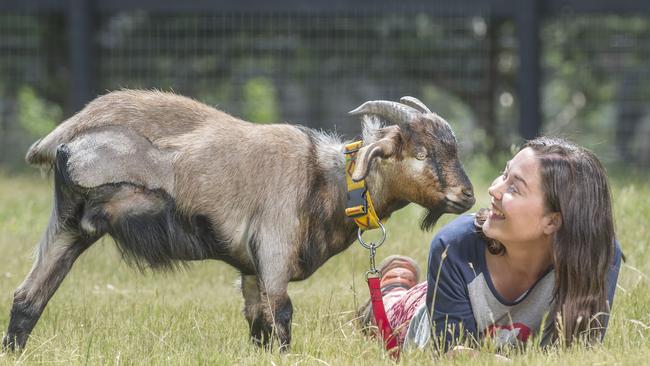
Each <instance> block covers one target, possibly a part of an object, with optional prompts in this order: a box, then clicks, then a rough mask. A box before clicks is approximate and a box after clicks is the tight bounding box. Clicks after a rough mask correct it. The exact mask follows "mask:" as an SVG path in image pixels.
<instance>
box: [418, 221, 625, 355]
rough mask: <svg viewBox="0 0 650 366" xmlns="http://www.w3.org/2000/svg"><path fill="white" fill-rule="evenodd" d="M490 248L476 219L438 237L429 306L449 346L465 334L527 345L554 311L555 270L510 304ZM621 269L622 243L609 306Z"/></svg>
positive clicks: (433, 253) (609, 279) (431, 268)
mask: <svg viewBox="0 0 650 366" xmlns="http://www.w3.org/2000/svg"><path fill="white" fill-rule="evenodd" d="M486 245H487V243H486V242H485V240H483V239H482V238H481V237H480V236H479V234H478V232H477V229H476V227H475V226H474V215H463V216H460V217H458V218H457V219H455V220H454V221H452V222H451V223H449V224H448V225H446V226H445V227H444V228H442V229H441V230H440V231H439V232H438V234H437V235H436V236H435V237H434V238H433V241H432V243H431V250H430V252H429V266H428V275H427V282H428V290H427V299H426V304H427V308H428V311H429V314H432V317H433V318H432V321H433V325H434V327H435V328H434V329H433V332H434V333H433V335H434V336H435V337H441V336H442V337H443V339H444V342H445V345H449V344H450V343H451V342H454V341H456V340H458V338H459V337H460V336H461V335H462V336H469V337H473V338H474V339H479V338H481V337H483V336H486V335H489V336H491V337H494V338H495V339H496V341H497V344H498V345H504V344H513V343H516V342H518V341H522V342H525V341H526V340H527V339H528V337H530V336H532V335H533V334H538V332H539V331H540V327H541V326H542V322H543V320H544V319H545V317H546V316H547V315H548V312H549V311H550V309H551V308H552V301H553V288H554V285H555V278H554V271H553V269H552V268H549V270H547V271H546V273H544V274H543V275H542V276H541V277H540V278H539V279H538V280H537V282H535V284H534V285H533V286H532V287H531V288H530V289H529V290H528V291H526V292H525V293H524V294H523V295H522V296H521V297H519V298H518V299H516V300H515V301H514V302H508V301H506V300H505V299H503V298H502V297H501V296H499V294H498V292H497V291H496V290H495V288H494V285H493V283H492V280H491V278H490V274H489V272H488V268H487V264H486V261H485V251H486ZM620 266H621V250H620V248H619V246H618V243H617V244H616V254H615V260H614V264H613V265H612V266H611V268H610V271H609V275H608V277H607V290H608V299H609V305H610V308H611V305H612V304H613V300H614V291H615V289H616V280H617V278H618V272H619V269H620ZM548 323H549V322H547V325H548ZM461 324H462V325H461Z"/></svg>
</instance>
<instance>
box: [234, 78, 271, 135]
mask: <svg viewBox="0 0 650 366" xmlns="http://www.w3.org/2000/svg"><path fill="white" fill-rule="evenodd" d="M279 115H280V113H279V111H278V98H277V95H276V90H275V85H273V81H272V80H270V79H269V78H266V77H263V76H258V77H255V78H252V79H249V80H248V81H246V83H245V84H244V90H243V96H242V116H243V117H244V119H246V120H249V121H252V122H257V123H273V122H278V118H279Z"/></svg>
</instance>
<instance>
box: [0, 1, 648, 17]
mask: <svg viewBox="0 0 650 366" xmlns="http://www.w3.org/2000/svg"><path fill="white" fill-rule="evenodd" d="M519 1H521V0H455V1H453V2H449V1H443V0H403V1H395V0H383V1H382V0H355V1H349V0H328V1H321V0H315V1H309V0H273V1H268V0H239V1H232V0H182V1H160V0H95V1H93V7H94V8H95V9H96V11H98V12H100V13H114V12H120V11H136V10H142V11H148V12H155V13H202V12H219V13H223V12H236V13H318V14H332V13H345V12H349V13H360V14H364V13H367V14H377V13H385V12H402V13H404V12H407V13H408V12H426V13H428V14H430V15H433V16H441V17H442V16H472V15H492V16H498V17H514V14H515V9H516V8H517V3H518V2H519ZM66 6H67V0H2V1H0V12H28V13H40V12H64V11H66ZM540 12H541V15H542V16H543V17H548V16H555V15H562V14H619V15H646V16H648V15H650V1H646V0H616V1H613V0H545V1H543V2H542V4H541V5H540Z"/></svg>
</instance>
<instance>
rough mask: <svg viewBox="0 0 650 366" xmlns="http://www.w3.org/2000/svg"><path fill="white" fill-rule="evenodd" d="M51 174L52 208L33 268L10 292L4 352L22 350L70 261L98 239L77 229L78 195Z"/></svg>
mask: <svg viewBox="0 0 650 366" xmlns="http://www.w3.org/2000/svg"><path fill="white" fill-rule="evenodd" d="M55 174H56V175H55V189H56V197H55V207H54V209H53V210H52V215H51V217H50V222H49V224H48V227H47V230H46V231H45V234H44V235H43V237H42V238H41V241H40V243H39V245H38V249H37V254H36V260H35V262H34V265H33V266H32V269H31V271H30V272H29V274H28V275H27V277H26V278H25V280H24V281H23V283H22V284H21V285H20V286H19V287H18V289H17V290H16V291H15V293H14V301H13V306H12V308H11V315H10V320H9V328H8V330H7V334H6V335H5V336H4V338H3V340H2V348H3V349H5V350H11V351H14V350H15V349H16V348H24V347H25V344H26V342H27V338H28V337H29V334H30V333H31V331H32V329H34V326H35V325H36V322H37V321H38V319H39V318H40V316H41V313H42V312H43V310H44V309H45V306H46V305H47V303H48V301H49V300H50V298H51V297H52V295H53V294H54V292H55V291H56V290H57V288H58V287H59V285H60V284H61V282H62V281H63V279H64V278H65V276H66V275H67V274H68V272H69V271H70V268H71V267H72V264H73V263H74V261H75V260H76V259H77V258H78V257H79V255H81V253H83V252H84V250H86V249H87V248H88V247H89V246H90V245H91V244H92V243H94V242H95V241H96V240H97V239H98V238H99V237H100V236H101V234H100V233H92V234H90V233H87V232H83V231H82V230H81V229H80V225H79V217H80V216H81V213H82V211H83V209H82V199H81V196H80V195H79V194H77V193H76V192H75V191H74V190H72V189H71V188H70V186H69V185H68V184H67V183H66V182H65V179H63V178H64V177H62V176H61V172H56V173H55Z"/></svg>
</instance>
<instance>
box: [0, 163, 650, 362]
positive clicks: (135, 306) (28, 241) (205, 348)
mask: <svg viewBox="0 0 650 366" xmlns="http://www.w3.org/2000/svg"><path fill="white" fill-rule="evenodd" d="M485 165H486V164H483V163H481V162H475V163H472V164H468V166H467V171H468V172H469V173H470V177H471V178H472V181H473V182H474V184H475V186H476V191H477V196H478V203H477V205H476V206H475V209H476V208H478V207H482V206H484V205H485V204H486V202H488V195H487V193H486V192H487V185H488V183H489V177H493V176H495V175H496V174H497V169H496V168H485V167H484V166H485ZM646 178H648V176H647V175H644V174H637V175H634V176H633V177H628V176H624V174H623V173H619V174H617V176H616V177H614V178H613V179H612V185H613V187H614V189H613V190H614V203H615V213H616V227H617V233H618V238H619V240H620V242H621V245H622V248H623V250H624V252H625V254H626V255H627V263H625V264H624V265H623V267H622V269H621V274H620V278H619V288H618V290H617V293H616V297H615V303H614V309H613V314H612V318H611V321H610V328H609V330H608V333H607V338H606V341H605V343H604V345H602V346H597V347H592V348H589V349H584V348H575V349H571V350H552V351H541V350H539V349H535V348H534V347H533V349H530V350H529V351H527V352H525V353H521V354H514V355H510V357H511V358H512V359H513V361H514V362H515V363H516V364H524V365H529V364H534V365H537V364H557V365H584V364H591V365H603V364H629V365H642V364H647V363H648V359H650V277H649V275H650V254H649V252H650V247H648V243H649V238H650V223H649V222H650V183H647V179H646ZM51 196H52V183H51V178H41V177H39V175H38V174H37V173H34V174H33V176H25V175H22V176H18V177H16V176H11V175H8V174H7V173H2V172H0V327H1V330H2V332H3V334H4V332H6V327H7V324H8V322H9V311H10V307H11V302H12V294H13V291H14V289H15V288H16V287H17V286H18V285H19V284H20V282H21V281H22V280H23V278H24V276H25V275H26V274H27V272H28V271H29V269H30V267H31V264H32V252H33V248H34V247H35V243H36V242H37V241H38V239H39V238H40V236H41V234H42V232H43V230H44V228H45V226H46V223H47V219H48V216H49V212H50V208H51V205H52V200H51ZM419 215H420V210H419V209H418V208H417V207H415V206H409V207H407V208H405V209H403V210H402V211H400V212H398V213H397V214H396V215H394V216H393V218H392V219H391V220H390V221H389V222H388V225H387V229H388V240H387V242H386V244H384V246H383V247H382V248H380V250H379V253H378V255H379V257H380V258H379V259H381V258H383V257H385V256H387V255H389V254H394V253H401V254H407V255H410V256H412V257H414V258H416V259H417V261H418V262H419V263H420V264H421V266H423V267H425V266H426V258H427V254H428V249H429V248H428V247H429V241H430V238H431V236H432V235H433V233H423V232H421V231H420V230H419V228H418V220H419ZM452 218H453V216H450V215H447V216H444V217H443V219H442V220H441V222H440V223H439V224H438V225H437V227H436V228H439V227H441V225H443V224H444V223H446V222H448V221H449V220H450V219H452ZM434 231H435V230H434ZM367 263H368V259H367V253H366V252H365V251H364V250H363V249H362V248H361V247H360V246H359V245H358V244H354V245H353V246H352V247H350V248H349V249H348V250H347V251H345V252H343V253H342V254H340V255H339V256H337V257H335V258H333V259H331V260H330V261H329V262H328V263H327V264H326V265H325V266H323V267H322V268H321V269H320V270H318V271H317V272H316V273H315V274H314V275H313V276H312V277H311V278H309V279H308V280H306V281H303V282H300V283H292V284H291V285H290V287H289V293H290V295H291V297H292V300H293V305H294V319H293V342H292V350H291V353H289V354H287V355H284V356H281V355H279V354H277V353H266V352H262V351H259V350H258V349H257V348H256V347H254V346H252V345H250V344H249V342H248V337H247V333H248V330H247V323H246V321H245V320H244V317H243V315H242V314H241V308H242V305H243V300H242V298H241V295H240V292H239V290H238V288H237V286H236V284H235V281H236V280H237V279H238V277H239V276H238V273H237V272H236V271H235V270H233V269H232V268H231V267H229V266H228V265H226V264H224V263H221V262H216V261H204V262H199V263H194V264H192V265H191V266H189V267H188V269H186V270H182V271H180V272H176V273H150V272H148V273H145V274H144V275H143V274H140V273H139V272H138V271H137V270H134V269H131V268H129V267H128V266H127V265H125V264H124V263H123V262H122V261H121V259H120V256H119V254H118V253H117V251H116V249H115V247H114V244H113V242H112V240H111V239H108V238H105V239H103V240H102V241H100V242H98V243H97V244H95V245H94V246H93V247H92V248H91V249H90V250H88V251H87V252H86V253H85V254H84V255H83V256H82V257H81V258H80V259H79V260H78V261H77V263H76V264H75V266H74V268H73V270H72V271H71V273H70V274H69V275H68V277H67V278H66V280H65V281H64V283H63V285H62V286H61V288H60V289H59V290H58V291H57V293H56V294H55V295H54V297H53V298H52V300H51V301H50V303H49V305H48V306H47V308H46V310H45V312H44V313H43V315H42V317H41V319H40V321H39V323H38V324H37V326H36V328H35V329H34V332H33V333H32V337H31V339H30V341H29V343H28V347H27V349H26V350H25V351H24V352H23V353H17V354H4V353H0V364H41V363H43V364H65V365H68V364H138V365H139V364H150V365H159V364H214V365H225V364H238V365H249V364H275V365H281V364H307V365H321V364H322V365H352V364H354V365H374V364H377V363H380V364H390V363H392V361H391V360H390V359H389V358H388V356H387V355H386V354H385V353H384V352H383V351H382V349H381V347H380V346H379V345H378V344H377V343H376V342H374V341H371V340H368V339H367V338H365V337H364V336H363V335H362V334H361V332H360V331H359V330H358V329H357V327H356V325H355V323H354V321H353V318H354V313H355V309H356V308H357V307H358V304H359V303H360V302H363V301H365V300H366V299H367V288H366V287H365V283H364V271H365V270H366V269H367ZM432 357H433V354H432V352H431V351H428V350H427V351H416V352H411V353H406V354H404V355H403V357H402V360H401V362H400V363H402V364H405V365H416V364H417V365H419V364H422V363H427V364H432V363H434V362H435V363H436V364H472V365H474V364H497V363H498V362H497V361H496V360H495V359H494V357H493V356H491V355H490V354H483V355H481V356H479V358H478V359H473V360H470V359H468V358H457V359H453V360H450V359H446V358H442V359H435V360H434V359H433V358H432Z"/></svg>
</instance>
